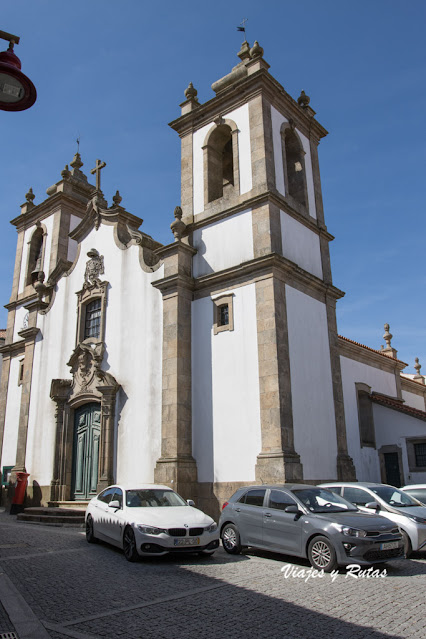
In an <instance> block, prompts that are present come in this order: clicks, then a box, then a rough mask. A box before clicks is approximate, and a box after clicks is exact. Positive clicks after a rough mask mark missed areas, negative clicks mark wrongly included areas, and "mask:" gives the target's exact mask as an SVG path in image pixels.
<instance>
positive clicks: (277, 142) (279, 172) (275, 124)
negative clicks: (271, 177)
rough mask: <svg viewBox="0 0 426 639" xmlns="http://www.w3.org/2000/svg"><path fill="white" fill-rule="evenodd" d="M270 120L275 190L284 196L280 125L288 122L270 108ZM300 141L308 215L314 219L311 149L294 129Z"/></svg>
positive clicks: (274, 109)
mask: <svg viewBox="0 0 426 639" xmlns="http://www.w3.org/2000/svg"><path fill="white" fill-rule="evenodd" d="M271 120H272V141H273V146H274V160H275V185H276V187H277V190H278V191H279V192H280V193H281V194H282V195H284V196H285V195H286V192H285V182H284V166H283V156H282V143H281V132H280V131H281V125H282V124H283V122H288V120H287V118H285V117H284V116H283V115H281V113H280V112H279V111H277V109H276V108H275V107H273V106H271ZM296 131H297V133H298V135H299V137H300V141H301V142H302V146H303V150H304V152H305V171H306V188H307V191H308V208H309V214H310V215H311V216H312V217H313V218H315V219H316V217H317V213H316V207H315V191H314V178H313V173H312V160H311V149H310V145H309V140H308V138H307V137H306V136H304V135H303V133H301V132H300V131H299V130H298V129H296Z"/></svg>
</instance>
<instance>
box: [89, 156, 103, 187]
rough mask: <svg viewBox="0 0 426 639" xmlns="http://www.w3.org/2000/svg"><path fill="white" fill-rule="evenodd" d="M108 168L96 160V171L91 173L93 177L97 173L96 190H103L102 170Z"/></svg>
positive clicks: (93, 170)
mask: <svg viewBox="0 0 426 639" xmlns="http://www.w3.org/2000/svg"><path fill="white" fill-rule="evenodd" d="M105 166H106V164H105V162H101V161H100V160H96V166H95V168H94V169H92V170H91V171H90V173H92V175H93V174H94V173H96V190H97V191H100V190H101V169H103V168H104V167H105Z"/></svg>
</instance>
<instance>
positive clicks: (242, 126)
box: [192, 103, 252, 215]
mask: <svg viewBox="0 0 426 639" xmlns="http://www.w3.org/2000/svg"><path fill="white" fill-rule="evenodd" d="M222 117H223V118H224V119H225V120H233V121H234V122H235V124H236V125H237V128H238V163H239V169H240V193H241V194H242V193H248V191H251V188H252V172H251V147H250V126H249V103H247V104H243V105H242V106H240V107H238V109H234V110H233V111H229V112H228V113H223V114H222ZM214 126H215V125H214V123H213V122H211V123H210V124H206V125H205V126H203V127H202V128H201V129H198V131H195V133H194V135H193V139H192V143H193V185H194V186H193V189H194V191H193V196H194V215H196V214H197V213H202V211H204V159H203V154H204V151H203V148H202V147H203V146H204V141H205V139H206V135H207V133H208V132H209V131H210V129H212V128H213V127H214Z"/></svg>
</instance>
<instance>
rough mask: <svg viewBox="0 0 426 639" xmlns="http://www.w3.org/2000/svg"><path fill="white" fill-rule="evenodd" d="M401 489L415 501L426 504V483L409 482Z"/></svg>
mask: <svg viewBox="0 0 426 639" xmlns="http://www.w3.org/2000/svg"><path fill="white" fill-rule="evenodd" d="M401 490H403V491H404V493H408V494H409V495H410V497H414V499H417V501H421V502H422V504H423V505H424V506H426V484H410V485H408V486H403V487H402V488H401Z"/></svg>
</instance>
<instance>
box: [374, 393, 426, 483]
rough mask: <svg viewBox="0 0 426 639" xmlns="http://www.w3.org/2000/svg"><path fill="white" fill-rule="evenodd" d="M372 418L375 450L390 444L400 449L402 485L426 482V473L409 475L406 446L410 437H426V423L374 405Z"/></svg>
mask: <svg viewBox="0 0 426 639" xmlns="http://www.w3.org/2000/svg"><path fill="white" fill-rule="evenodd" d="M373 416H374V427H375V431H376V446H377V449H380V448H381V447H382V446H387V445H392V444H393V445H396V446H399V447H400V448H401V452H402V466H403V467H402V468H401V469H400V470H401V473H402V475H403V476H402V477H401V480H402V482H403V483H402V485H404V484H408V483H410V484H417V483H418V484H420V483H424V482H426V473H410V467H409V465H408V455H407V444H406V440H407V439H410V438H412V437H426V422H424V421H422V420H420V419H416V418H415V417H410V415H405V414H404V413H400V412H399V411H396V410H391V409H390V408H386V407H385V406H380V405H379V404H374V403H373ZM379 481H380V479H379Z"/></svg>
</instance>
